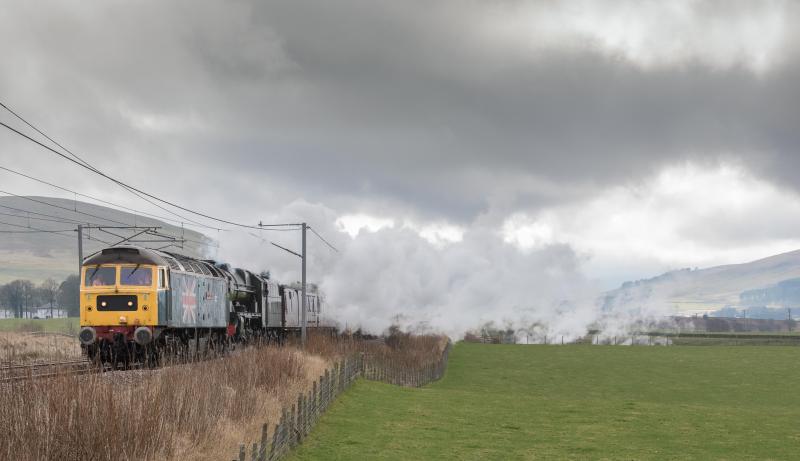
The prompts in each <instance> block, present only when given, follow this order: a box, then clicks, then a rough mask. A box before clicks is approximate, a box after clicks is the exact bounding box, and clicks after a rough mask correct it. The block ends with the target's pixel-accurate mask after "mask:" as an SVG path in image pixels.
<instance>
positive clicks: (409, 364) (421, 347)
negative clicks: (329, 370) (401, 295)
mask: <svg viewBox="0 0 800 461" xmlns="http://www.w3.org/2000/svg"><path fill="white" fill-rule="evenodd" d="M447 342H448V338H447V337H446V336H441V335H413V334H410V333H403V332H401V331H399V330H398V329H394V328H393V329H390V331H389V335H388V336H386V337H385V338H380V339H370V340H364V339H360V338H358V337H354V336H347V335H342V336H339V337H331V336H329V335H323V334H311V335H309V338H308V352H309V353H311V354H317V355H320V356H322V357H327V358H330V359H338V358H341V357H344V356H349V355H352V354H363V356H364V359H365V361H367V362H368V363H372V364H389V363H391V364H392V365H393V366H399V367H403V368H406V369H409V370H413V369H422V368H425V367H426V366H428V365H431V364H434V363H437V362H438V361H439V359H440V358H441V356H442V352H443V351H444V349H445V348H446V347H447Z"/></svg>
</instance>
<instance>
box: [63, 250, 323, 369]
mask: <svg viewBox="0 0 800 461" xmlns="http://www.w3.org/2000/svg"><path fill="white" fill-rule="evenodd" d="M81 281H82V283H81V289H80V321H81V329H80V333H79V335H78V337H79V339H80V342H81V347H82V348H83V350H84V351H85V353H86V355H87V356H88V357H89V358H91V359H93V360H96V361H99V362H102V363H111V364H114V365H119V364H123V365H124V366H127V365H128V364H130V363H131V362H142V363H150V364H153V363H157V362H158V359H159V356H160V355H161V354H162V352H163V351H165V350H168V349H173V350H176V351H187V350H190V349H192V348H194V350H195V351H197V350H198V349H199V348H200V347H201V344H202V347H203V348H205V349H210V350H216V351H224V350H225V349H227V348H229V347H231V345H233V344H236V343H241V342H245V341H251V340H269V341H281V340H283V339H284V338H285V337H286V336H287V335H290V334H293V333H294V332H298V331H299V330H300V328H301V321H302V305H303V303H302V301H301V293H302V292H301V290H299V289H297V288H296V287H293V286H289V285H280V284H278V283H276V282H275V281H273V280H272V279H270V277H269V275H268V274H255V273H253V272H250V271H247V270H244V269H238V268H232V267H230V266H229V265H227V264H219V263H216V262H214V261H211V260H200V259H194V258H189V257H186V256H182V255H179V254H176V253H169V252H166V251H157V250H151V249H147V248H142V247H137V246H115V247H111V248H105V249H103V250H101V251H99V252H97V253H95V254H94V255H92V256H90V257H88V258H86V259H85V260H84V261H83V265H82V269H81ZM323 305H324V303H323V299H322V297H321V296H320V295H319V294H317V293H307V294H306V325H307V327H308V328H314V329H324V330H328V331H331V330H333V326H332V325H330V324H328V323H327V322H326V321H324V320H323V317H322V307H323Z"/></svg>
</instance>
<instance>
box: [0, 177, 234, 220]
mask: <svg viewBox="0 0 800 461" xmlns="http://www.w3.org/2000/svg"><path fill="white" fill-rule="evenodd" d="M0 170H5V171H8V172H9V173H14V174H16V175H19V176H22V177H25V178H28V179H31V180H33V181H37V182H40V183H42V184H47V185H48V186H51V187H55V188H56V189H61V190H63V191H66V192H69V193H72V194H75V195H80V196H81V197H86V198H89V199H92V200H96V201H98V202H101V203H105V204H106V205H111V206H114V207H117V208H122V209H123V210H127V211H132V212H134V213H136V214H139V215H145V216H150V217H152V218H156V219H162V220H165V221H172V222H174V223H180V224H184V223H186V222H185V221H181V220H179V219H175V218H167V217H165V216H159V215H157V214H153V213H148V212H146V211H140V210H137V209H135V208H130V207H126V206H125V205H119V204H117V203H114V202H109V201H108V200H103V199H100V198H97V197H93V196H91V195H88V194H83V193H81V192H77V191H74V190H72V189H68V188H66V187H63V186H59V185H58V184H53V183H51V182H47V181H45V180H43V179H39V178H36V177H33V176H30V175H27V174H25V173H21V172H19V171H16V170H12V169H11V168H7V167H4V166H1V165H0ZM167 211H169V210H167ZM173 214H174V213H173ZM177 216H179V215H177ZM179 217H181V216H179ZM187 224H188V223H187ZM196 225H198V226H202V227H205V228H208V229H214V230H225V229H218V228H216V227H213V226H208V225H205V224H202V223H197V224H196Z"/></svg>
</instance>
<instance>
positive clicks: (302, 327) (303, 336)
mask: <svg viewBox="0 0 800 461" xmlns="http://www.w3.org/2000/svg"><path fill="white" fill-rule="evenodd" d="M301 227H302V228H303V251H302V253H303V256H301V257H300V260H301V261H302V262H303V263H302V266H303V270H302V272H303V275H302V279H301V282H300V283H301V284H302V286H301V288H302V291H303V295H302V296H303V303H302V305H303V313H302V314H301V316H300V317H301V320H300V341H301V342H302V343H303V348H305V347H306V309H307V306H306V303H307V302H308V301H307V300H306V229H307V228H308V225H307V224H306V223H302V224H301Z"/></svg>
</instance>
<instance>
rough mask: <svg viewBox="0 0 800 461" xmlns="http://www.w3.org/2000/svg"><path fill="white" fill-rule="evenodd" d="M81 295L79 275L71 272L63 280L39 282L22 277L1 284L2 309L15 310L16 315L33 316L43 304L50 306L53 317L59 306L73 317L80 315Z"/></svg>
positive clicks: (0, 300)
mask: <svg viewBox="0 0 800 461" xmlns="http://www.w3.org/2000/svg"><path fill="white" fill-rule="evenodd" d="M79 295H80V284H79V279H78V276H77V275H70V276H69V277H67V278H66V280H64V281H63V282H61V283H59V282H57V281H55V280H53V279H47V280H45V281H44V282H42V283H41V284H39V285H36V284H35V283H33V282H31V281H30V280H22V279H19V280H14V281H12V282H9V283H6V284H5V285H0V308H1V309H5V310H6V311H11V312H13V314H14V317H16V318H23V317H33V316H34V315H35V309H36V308H40V307H49V308H50V316H51V317H52V316H53V312H54V311H55V310H56V309H60V310H63V311H66V312H67V315H68V316H70V317H73V316H77V315H78V314H79V310H78V297H79Z"/></svg>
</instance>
